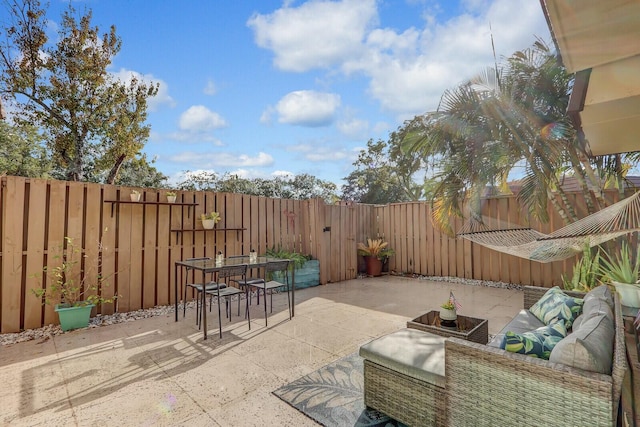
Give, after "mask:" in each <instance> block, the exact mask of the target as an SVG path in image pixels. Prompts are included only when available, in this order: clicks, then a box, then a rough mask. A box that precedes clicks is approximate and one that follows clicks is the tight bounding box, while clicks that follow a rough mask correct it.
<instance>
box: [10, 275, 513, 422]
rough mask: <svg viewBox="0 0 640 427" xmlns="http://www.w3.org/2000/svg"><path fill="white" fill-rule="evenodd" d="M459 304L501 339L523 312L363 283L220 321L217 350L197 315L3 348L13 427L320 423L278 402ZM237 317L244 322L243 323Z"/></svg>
mask: <svg viewBox="0 0 640 427" xmlns="http://www.w3.org/2000/svg"><path fill="white" fill-rule="evenodd" d="M450 290H451V291H453V292H454V293H455V294H456V297H457V298H458V300H459V301H460V302H461V303H462V310H461V311H460V312H461V314H464V315H468V316H473V317H481V318H487V319H489V333H495V332H497V331H498V330H500V329H501V328H502V326H504V324H506V323H507V321H508V320H509V319H510V318H511V317H513V316H514V315H515V314H516V313H517V312H518V311H519V309H520V307H522V293H521V292H520V291H516V290H507V289H500V288H489V287H483V286H471V285H463V284H454V283H447V282H432V281H428V280H418V279H409V278H402V277H395V276H384V277H380V278H367V279H355V280H349V281H345V282H339V283H331V284H328V285H325V286H318V287H315V288H308V289H304V290H300V291H297V292H296V298H297V300H296V316H295V317H294V318H293V320H291V321H289V319H288V311H287V309H286V304H287V303H286V297H285V296H284V295H276V296H275V297H274V304H275V307H274V312H273V314H270V316H269V321H270V322H269V327H268V328H265V326H264V319H263V317H264V312H263V311H262V310H263V308H262V307H261V306H260V307H257V306H255V305H253V306H252V312H251V314H252V316H251V317H252V322H251V331H249V330H248V327H247V322H246V321H245V320H244V319H243V318H242V316H237V315H234V317H233V321H232V322H230V323H229V322H228V321H224V320H223V322H225V323H224V329H223V338H222V339H219V338H218V335H217V333H213V332H216V331H217V326H218V325H217V319H216V317H217V316H211V317H210V324H209V325H210V326H209V327H210V331H211V332H212V333H211V334H210V335H209V339H208V340H206V341H205V340H203V339H202V332H201V331H198V329H197V326H196V324H195V317H194V310H189V311H188V312H187V317H186V318H184V319H183V318H182V316H180V320H179V321H178V322H177V323H176V322H174V318H173V313H170V314H167V315H166V316H160V317H155V318H150V319H143V320H138V321H135V322H127V323H120V324H117V325H111V326H104V327H100V328H96V329H85V330H78V331H75V332H70V333H66V334H63V335H59V336H55V337H53V338H51V339H49V340H43V341H40V342H38V341H29V342H25V343H20V344H14V345H10V346H4V347H1V348H0V352H1V353H2V360H1V362H0V380H1V381H2V382H3V383H4V384H6V385H7V386H5V387H4V388H3V389H2V391H1V392H0V398H1V399H2V401H3V402H4V405H3V415H2V418H1V420H2V422H3V424H10V425H36V424H46V425H74V424H75V425H114V424H121V425H183V424H185V425H186V424H189V425H221V426H239V425H243V426H244V425H291V426H294V425H295V426H305V425H315V423H314V422H313V421H312V420H310V419H308V418H307V417H306V416H304V415H303V414H302V413H300V412H298V411H296V410H295V409H293V408H291V407H290V406H288V405H287V404H286V403H284V402H282V401H281V400H280V399H278V398H277V397H275V396H273V395H272V394H271V392H272V391H273V390H275V389H277V388H278V387H280V386H282V385H284V384H287V383H289V382H291V381H293V380H295V379H297V378H299V377H300V376H302V375H306V374H308V373H309V372H312V371H313V370H315V369H317V368H319V367H321V366H323V365H325V364H327V363H329V362H331V361H333V360H335V359H338V358H340V357H342V356H345V355H348V354H351V353H353V352H356V351H357V350H358V348H359V346H360V345H361V344H363V343H365V342H368V341H369V340H371V339H373V338H375V337H378V336H381V335H383V334H386V333H389V332H391V331H394V330H397V329H399V328H402V327H404V326H405V325H406V322H407V320H410V319H412V318H414V317H416V316H418V315H420V314H422V313H424V312H427V311H429V310H432V309H437V308H438V307H439V305H440V303H441V302H443V301H445V300H446V299H448V297H449V291H450ZM234 314H237V313H234Z"/></svg>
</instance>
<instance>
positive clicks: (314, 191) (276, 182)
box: [178, 171, 338, 203]
mask: <svg viewBox="0 0 640 427" xmlns="http://www.w3.org/2000/svg"><path fill="white" fill-rule="evenodd" d="M185 175H186V178H185V179H184V180H183V181H181V182H179V183H178V188H181V189H183V190H192V191H193V190H198V191H202V190H206V191H216V192H227V193H237V194H249V195H252V196H263V197H272V198H279V199H294V200H306V199H314V198H321V199H323V200H324V201H325V202H327V203H334V202H335V201H336V200H338V197H337V195H336V185H335V184H334V183H332V182H329V181H323V180H321V179H319V178H316V177H314V176H312V175H309V174H299V175H295V176H293V177H275V178H271V179H264V178H256V179H247V178H241V177H239V176H238V175H233V174H225V175H223V176H220V175H218V174H216V173H215V172H211V171H199V172H193V173H191V172H186V173H185Z"/></svg>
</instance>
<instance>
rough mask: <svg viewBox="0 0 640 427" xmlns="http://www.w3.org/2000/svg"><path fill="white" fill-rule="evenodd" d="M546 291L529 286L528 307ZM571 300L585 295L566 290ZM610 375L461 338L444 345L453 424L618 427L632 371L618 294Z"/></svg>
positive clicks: (450, 422)
mask: <svg viewBox="0 0 640 427" xmlns="http://www.w3.org/2000/svg"><path fill="white" fill-rule="evenodd" d="M546 291H547V289H545V288H537V287H528V286H527V287H525V289H524V308H525V309H527V310H528V309H529V308H531V306H532V305H533V304H534V303H535V302H536V301H538V300H539V299H540V298H541V297H542V296H543V295H544V293H545V292H546ZM566 293H568V294H570V295H572V296H576V297H583V296H584V295H585V294H582V293H578V292H566ZM613 316H614V328H615V335H614V343H613V356H612V357H613V360H612V369H611V375H606V374H599V373H594V372H588V371H585V370H582V369H577V368H573V367H570V366H567V365H563V364H559V363H553V362H550V361H548V360H541V359H538V358H535V357H530V356H526V355H521V354H515V353H511V352H508V351H505V350H502V349H500V348H496V347H492V346H489V345H481V344H476V343H472V342H468V341H463V340H460V339H457V338H451V339H448V340H447V341H446V343H445V372H446V394H447V403H446V413H447V425H450V426H482V425H486V426H492V425H498V424H499V425H517V426H542V425H562V426H615V425H616V423H617V414H618V405H619V401H620V393H621V390H622V381H623V377H624V375H625V372H626V370H627V360H626V351H625V342H624V324H623V319H622V312H621V306H620V301H619V299H618V296H617V294H614V309H613Z"/></svg>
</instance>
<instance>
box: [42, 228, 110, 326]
mask: <svg viewBox="0 0 640 427" xmlns="http://www.w3.org/2000/svg"><path fill="white" fill-rule="evenodd" d="M64 240H65V243H64V244H63V245H62V247H61V248H60V254H58V255H55V256H54V257H53V260H54V261H55V260H59V262H54V266H52V267H50V266H45V267H44V269H43V276H44V277H40V279H44V278H46V280H47V283H46V287H40V288H38V289H32V290H31V292H32V293H33V294H34V295H35V296H36V297H38V298H40V299H41V300H42V303H43V304H51V303H56V304H55V311H56V312H57V313H58V318H59V319H60V326H61V328H62V330H63V331H69V330H72V329H78V328H86V327H87V326H88V325H89V318H90V316H91V309H92V308H93V307H94V306H96V305H97V304H107V303H113V301H115V299H116V298H117V296H116V295H114V296H111V297H107V296H104V295H103V292H104V288H105V287H107V286H108V285H107V283H106V282H105V278H104V277H102V275H101V274H99V273H97V274H96V275H95V276H94V275H93V274H91V273H90V272H84V271H82V270H81V267H82V262H81V259H82V257H83V256H84V255H82V253H81V250H80V249H79V248H78V247H76V246H75V245H74V242H73V239H71V238H70V237H65V238H64ZM98 270H100V266H98Z"/></svg>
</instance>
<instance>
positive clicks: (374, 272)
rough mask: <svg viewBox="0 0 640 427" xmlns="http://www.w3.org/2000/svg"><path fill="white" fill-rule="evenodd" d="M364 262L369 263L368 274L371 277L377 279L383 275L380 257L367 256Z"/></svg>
mask: <svg viewBox="0 0 640 427" xmlns="http://www.w3.org/2000/svg"><path fill="white" fill-rule="evenodd" d="M364 260H365V262H366V263H367V274H368V275H369V276H374V277H376V276H380V275H381V274H382V261H380V260H379V259H378V257H375V256H366V257H364Z"/></svg>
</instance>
